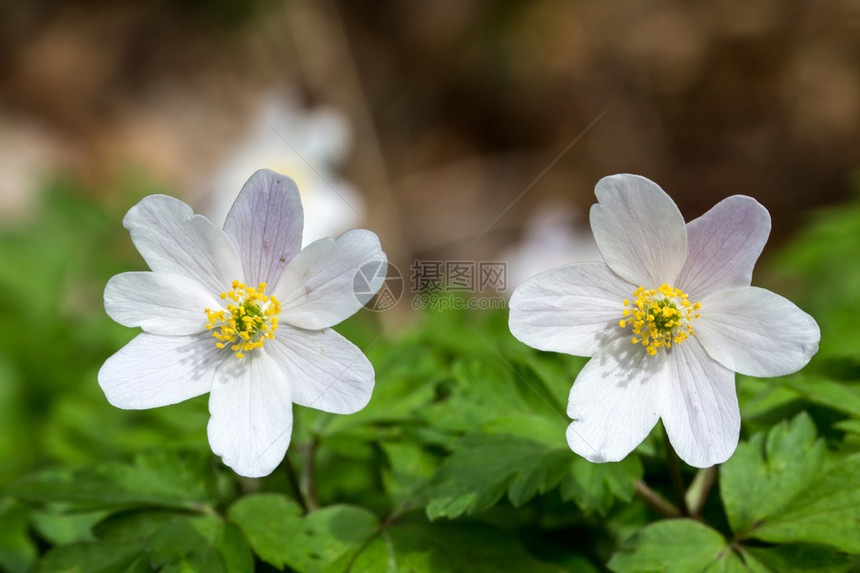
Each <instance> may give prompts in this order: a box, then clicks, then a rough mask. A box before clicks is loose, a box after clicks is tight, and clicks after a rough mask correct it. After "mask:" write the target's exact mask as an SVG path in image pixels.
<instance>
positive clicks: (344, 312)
mask: <svg viewBox="0 0 860 573" xmlns="http://www.w3.org/2000/svg"><path fill="white" fill-rule="evenodd" d="M386 268H387V259H386V257H385V253H383V252H382V248H381V247H380V246H379V239H377V238H376V235H375V234H373V233H371V232H370V231H365V230H363V229H355V230H352V231H348V232H346V233H344V234H343V235H341V236H340V237H338V238H337V239H320V240H319V241H315V242H313V243H311V244H310V245H308V246H307V247H305V248H304V249H303V250H302V252H301V253H299V254H298V255H296V257H295V258H294V259H293V260H292V261H290V264H289V265H287V268H286V269H285V270H284V274H283V275H282V276H281V280H280V281H279V282H278V286H277V288H276V289H275V292H274V294H275V296H276V297H277V298H278V300H279V301H280V303H281V309H282V311H281V314H280V315H279V319H280V320H281V321H282V322H286V323H287V324H291V325H293V326H297V327H299V328H307V329H311V330H319V329H322V328H328V327H329V326H332V325H335V324H337V323H338V322H341V321H342V320H344V319H346V318H348V317H350V316H352V315H353V314H355V313H356V312H357V311H358V310H359V309H360V308H361V307H362V305H363V304H364V303H365V302H367V301H368V300H369V298H361V297H360V295H365V294H366V293H375V292H376V291H378V290H379V288H380V287H381V286H382V283H383V281H384V280H385V270H386Z"/></svg>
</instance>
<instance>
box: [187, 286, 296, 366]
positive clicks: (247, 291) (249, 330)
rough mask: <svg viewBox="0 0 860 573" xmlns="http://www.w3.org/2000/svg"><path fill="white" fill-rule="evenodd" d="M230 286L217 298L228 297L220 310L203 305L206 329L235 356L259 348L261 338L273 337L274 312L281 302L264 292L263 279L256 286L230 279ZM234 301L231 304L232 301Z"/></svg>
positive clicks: (276, 321) (217, 344)
mask: <svg viewBox="0 0 860 573" xmlns="http://www.w3.org/2000/svg"><path fill="white" fill-rule="evenodd" d="M231 286H232V290H229V291H227V292H224V293H221V295H220V297H221V300H225V301H226V300H228V299H229V300H230V301H231V304H228V305H226V307H225V309H224V310H212V309H209V308H207V309H205V310H204V311H203V312H204V313H205V314H206V318H207V320H208V323H207V324H206V328H207V330H210V331H212V336H213V337H214V338H215V339H216V340H217V341H218V342H216V343H215V346H216V347H218V348H225V347H227V346H229V347H230V349H231V350H232V351H233V352H235V353H236V358H244V357H245V354H246V353H247V352H249V351H251V350H253V349H255V348H262V347H263V342H264V340H265V339H267V338H269V339H272V338H274V337H275V336H274V333H275V330H276V329H277V328H278V317H277V315H278V314H279V313H280V312H281V305H280V303H279V302H278V300H277V299H276V298H275V297H272V296H268V295H266V294H264V292H265V290H266V283H260V284H259V285H258V286H257V288H254V287H248V286H247V285H245V284H244V283H241V282H239V281H233V283H232V285H231ZM233 303H235V304H233Z"/></svg>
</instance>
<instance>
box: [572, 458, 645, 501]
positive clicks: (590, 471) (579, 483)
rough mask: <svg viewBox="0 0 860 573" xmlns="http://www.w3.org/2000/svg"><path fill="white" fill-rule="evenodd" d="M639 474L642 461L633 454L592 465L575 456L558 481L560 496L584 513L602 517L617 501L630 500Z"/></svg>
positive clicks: (639, 477)
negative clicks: (562, 477) (618, 460)
mask: <svg viewBox="0 0 860 573" xmlns="http://www.w3.org/2000/svg"><path fill="white" fill-rule="evenodd" d="M642 474H643V469H642V462H641V461H640V459H639V456H636V455H629V456H627V457H626V458H624V459H623V460H621V461H620V462H613V463H605V464H594V463H591V462H589V461H588V460H586V459H585V458H580V457H579V456H577V457H575V458H574V460H573V466H572V467H571V471H570V472H569V473H568V474H567V476H565V479H564V480H563V481H562V482H561V497H562V499H564V500H568V499H572V500H573V501H574V502H575V503H576V504H577V505H578V506H579V507H580V509H582V511H583V512H585V513H592V512H597V513H600V514H603V515H605V514H606V513H607V512H608V511H609V509H610V508H611V507H612V505H613V504H614V503H615V500H616V499H621V500H623V501H630V499H632V497H633V493H634V489H635V488H634V483H635V482H636V480H641V479H642Z"/></svg>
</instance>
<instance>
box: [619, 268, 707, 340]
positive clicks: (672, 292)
mask: <svg viewBox="0 0 860 573" xmlns="http://www.w3.org/2000/svg"><path fill="white" fill-rule="evenodd" d="M687 298H688V295H687V294H686V293H685V292H683V291H682V290H681V289H678V288H675V287H673V286H669V285H668V284H666V283H664V284H662V285H660V286H659V287H657V288H656V289H646V288H644V287H639V288H637V289H636V291H635V292H634V293H633V299H632V301H631V300H629V299H624V307H625V308H623V309H622V311H621V316H622V317H623V318H622V319H621V320H620V321H619V322H618V326H619V327H620V328H627V327H628V326H629V327H630V328H631V332H632V334H634V335H635V336H633V337H632V338H631V339H630V343H631V344H642V346H644V347H645V351H646V352H647V353H648V354H649V355H650V356H656V355H657V351H658V350H659V349H660V348H665V349H666V350H670V349H671V348H672V344H675V345H678V344H680V343H681V342H683V341H684V340H686V339H687V338H688V337H690V336H692V335H693V334H695V333H694V331H693V327H692V326H691V325H690V321H692V320H693V319H696V318H699V314H698V313H696V312H694V311H697V310H699V309H700V308H702V305H701V304H700V303H698V302H696V303H691V302H690V301H689V300H687ZM628 317H629V318H628Z"/></svg>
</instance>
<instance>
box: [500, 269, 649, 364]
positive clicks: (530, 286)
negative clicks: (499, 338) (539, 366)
mask: <svg viewBox="0 0 860 573" xmlns="http://www.w3.org/2000/svg"><path fill="white" fill-rule="evenodd" d="M635 290H636V287H635V286H633V285H631V284H630V283H628V282H627V281H624V280H623V279H621V278H619V277H618V276H617V275H616V274H615V273H613V272H612V271H611V270H609V267H608V266H606V265H605V264H603V263H581V264H573V265H565V266H561V267H556V268H554V269H551V270H549V271H546V272H544V273H541V274H539V275H535V276H533V277H532V278H530V279H529V280H527V281H525V282H524V283H522V284H521V285H520V286H518V287H517V288H516V290H514V293H513V294H512V295H511V302H510V308H511V314H510V319H509V320H508V326H509V327H510V330H511V334H513V335H514V336H515V337H516V338H517V339H518V340H520V341H522V342H524V343H526V344H528V345H529V346H531V347H533V348H537V349H539V350H550V351H553V352H566V353H568V354H575V355H577V356H592V355H593V354H594V353H595V352H597V350H598V348H599V347H600V345H601V344H604V343H605V342H606V340H607V339H608V338H613V337H615V336H618V335H620V334H621V329H620V327H619V326H618V321H619V320H621V318H622V314H621V312H622V310H623V309H624V302H623V301H624V299H625V298H628V299H629V298H632V296H633V291H635Z"/></svg>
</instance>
